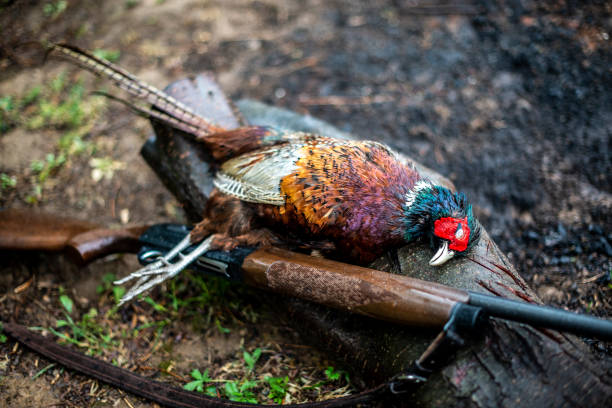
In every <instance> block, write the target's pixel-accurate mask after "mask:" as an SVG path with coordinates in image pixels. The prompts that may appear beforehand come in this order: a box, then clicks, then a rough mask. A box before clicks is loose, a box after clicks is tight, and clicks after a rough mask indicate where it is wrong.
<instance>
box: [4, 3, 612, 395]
mask: <svg viewBox="0 0 612 408" xmlns="http://www.w3.org/2000/svg"><path fill="white" fill-rule="evenodd" d="M611 11H612V6H611V5H610V4H609V2H605V1H589V2H573V1H555V2H547V5H541V4H539V2H531V1H506V0H504V1H502V0H499V1H493V2H478V1H464V2H461V5H457V4H456V3H454V2H434V1H406V2H401V1H382V0H381V1H376V0H374V1H368V2H353V1H322V0H312V1H275V0H260V1H245V0H230V1H195V0H176V1H173V0H165V1H163V0H162V1H160V0H131V1H126V0H116V1H114V0H113V1H106V2H95V1H89V0H86V1H80V2H76V1H42V2H36V1H10V0H9V1H0V30H1V33H2V36H1V38H0V70H1V71H0V98H1V99H0V114H2V115H3V116H1V117H0V118H1V119H2V121H1V122H0V177H1V178H0V206H1V207H26V208H30V207H33V208H37V209H41V210H44V211H48V212H54V213H61V214H64V215H70V216H74V217H77V218H80V219H87V220H91V221H95V222H99V223H101V224H107V225H122V224H126V223H144V222H159V221H168V220H172V221H178V222H181V221H184V218H183V216H182V214H181V210H180V204H179V203H177V202H176V201H175V200H174V199H173V198H172V197H171V196H170V194H169V193H168V192H167V191H166V190H165V189H164V187H163V186H162V185H161V183H160V182H159V181H158V180H157V179H156V177H155V176H154V174H153V172H152V171H151V170H150V169H149V168H148V167H147V165H146V164H145V162H144V161H143V160H142V159H141V158H140V156H139V149H140V147H141V145H142V144H143V142H144V141H145V140H146V138H147V137H148V135H149V134H150V132H151V130H150V127H149V125H148V123H147V121H146V120H145V119H141V118H136V117H135V116H134V115H133V114H132V113H130V112H129V111H128V110H127V109H126V108H125V107H123V106H122V105H120V104H116V103H109V102H107V101H104V100H101V99H100V98H98V97H95V96H90V95H89V92H90V91H93V90H96V89H107V90H109V91H110V90H111V89H110V88H109V86H108V84H107V83H105V82H104V81H101V80H99V79H96V78H94V77H92V76H91V75H89V74H86V73H83V72H81V71H79V70H78V69H76V68H74V67H72V66H70V65H69V64H67V63H66V62H63V61H60V60H57V59H54V58H51V59H49V60H48V61H47V62H46V63H44V64H43V59H42V55H41V53H40V51H37V50H36V47H33V46H32V45H31V44H30V45H28V44H27V42H28V41H31V40H39V39H44V40H52V41H58V42H67V43H71V44H75V45H78V46H81V47H82V48H85V49H89V50H99V51H100V52H103V53H105V54H104V55H106V56H108V57H110V58H114V59H116V62H117V63H118V64H119V65H121V66H123V67H125V68H127V69H129V70H130V71H131V72H132V73H134V74H136V75H137V76H138V77H140V78H142V79H144V80H146V81H148V82H150V83H152V84H154V85H156V86H159V87H163V86H165V85H166V84H168V83H170V82H172V81H173V80H176V79H180V78H183V77H186V76H188V75H192V74H196V73H199V72H202V71H210V72H213V73H214V74H215V75H216V76H217V78H218V80H219V82H220V84H221V86H222V88H223V89H225V90H226V92H227V94H228V95H229V96H230V97H231V98H233V99H239V98H252V99H257V100H261V101H263V102H266V103H269V104H272V105H276V106H282V107H286V108H289V109H292V110H295V111H297V112H302V113H310V114H312V115H313V116H316V117H318V118H320V119H323V120H326V121H329V122H330V123H332V124H334V125H335V126H337V127H339V128H341V129H342V130H345V131H348V132H352V133H354V134H356V135H359V136H360V137H363V138H368V139H375V140H380V141H383V142H385V143H387V144H389V145H390V146H391V147H393V148H395V149H397V150H399V151H402V152H406V153H408V154H409V155H410V156H411V157H414V158H416V159H417V160H419V161H420V162H422V163H423V164H425V165H426V166H429V167H431V168H433V169H435V170H438V171H439V172H441V173H442V174H444V175H447V176H448V177H450V178H451V180H452V181H453V182H454V183H455V184H456V186H457V187H458V188H459V189H460V190H462V191H464V192H465V193H467V195H468V196H469V198H470V200H471V202H472V203H473V204H474V207H475V212H476V215H477V216H478V218H479V220H480V222H481V223H482V224H483V225H484V226H485V228H486V229H487V230H488V231H489V233H490V234H491V235H492V237H493V238H494V240H495V241H496V242H497V243H498V245H500V247H501V248H502V249H503V250H504V251H505V252H506V253H507V254H508V256H509V258H510V259H511V260H512V261H513V262H514V263H515V265H516V266H517V269H518V270H519V271H521V273H522V275H523V277H524V278H525V279H526V280H527V281H528V282H529V283H530V284H531V286H532V287H534V288H535V289H536V291H537V292H538V294H539V295H540V296H541V298H542V299H543V301H544V302H546V303H549V304H552V305H556V306H560V307H564V308H567V309H569V310H575V311H580V312H585V313H586V312H588V313H592V314H595V315H598V316H603V317H608V318H610V316H611V312H612V302H611V300H610V295H611V292H612V229H611V228H610V226H611V225H612V211H611V210H612V149H611V147H612V137H611V136H612V112H611V110H612V92H611V91H610V89H612V75H610V66H612V65H611V64H612V53H611V52H610V51H611V50H610V36H612V18H611V17H612V15H611ZM117 51H118V52H119V53H118V54H117V53H116V52H117ZM62 73H64V74H62ZM62 75H63V77H62ZM58 78H63V79H61V80H58ZM79 81H80V82H79ZM74 84H81V85H79V86H81V87H82V90H81V92H83V94H82V95H81V94H79V89H78V87H77V88H74V86H75V85H74ZM37 87H38V88H39V90H40V92H39V94H36V95H35V94H34V93H33V91H32V90H33V89H34V88H37ZM77 94H78V95H77ZM74 95H77V96H74ZM70 98H73V99H70ZM65 101H68V102H70V101H72V102H75V101H76V102H78V105H79V108H78V109H77V108H75V109H77V110H78V112H75V111H74V109H73V110H71V109H72V108H71V107H72V106H73V105H70V104H67V105H66V106H67V107H66V112H68V113H66V115H67V116H66V117H54V116H53V115H52V114H50V113H45V112H46V111H45V110H44V109H45V106H46V107H47V108H48V109H49V107H51V108H53V107H55V108H58V107H64V105H62V103H64V102H65ZM72 102H70V103H72ZM76 102H75V103H76ZM79 109H80V110H79ZM56 110H57V109H56ZM45 115H46V116H45ZM66 141H67V142H66ZM50 153H52V154H53V157H49V154H50ZM60 157H63V160H59V158H60ZM92 159H94V160H92ZM136 263H137V262H136V261H135V259H134V258H133V257H132V256H123V257H112V258H109V259H105V260H103V261H99V262H96V263H95V264H94V265H91V266H89V267H87V268H86V269H85V270H84V271H83V270H78V269H76V268H74V267H71V266H70V265H69V264H67V263H66V262H65V260H64V259H63V258H61V257H57V256H49V255H28V256H27V257H26V256H24V255H23V254H8V253H5V254H3V255H2V257H1V260H0V271H1V272H2V276H0V314H1V316H2V319H3V320H4V319H10V318H15V319H16V320H17V321H19V322H21V323H24V324H27V325H30V326H41V327H47V328H48V327H57V326H56V324H57V319H62V318H63V316H64V310H63V309H62V305H61V303H60V302H59V300H58V299H59V298H60V296H61V295H62V294H66V295H68V296H69V297H71V298H72V299H73V300H74V302H75V308H76V309H77V311H75V312H74V314H75V316H82V315H84V314H86V313H87V311H88V310H90V309H91V308H92V307H96V308H97V310H98V312H99V314H100V315H103V314H104V313H106V312H108V311H109V310H111V308H112V290H111V289H109V288H108V287H107V288H105V289H104V288H103V290H102V296H101V295H100V293H97V292H96V288H97V286H99V285H100V284H101V283H100V282H101V281H102V277H103V276H104V275H105V274H107V273H114V274H116V275H118V276H121V275H124V274H126V273H127V272H129V271H131V270H133V269H134V268H136V267H137V265H136ZM31 277H34V279H32V280H31V281H30V278H31ZM181 279H183V278H182V277H181ZM185 279H186V278H185ZM28 282H30V283H28ZM180 282H183V286H187V285H186V282H187V280H184V279H183V280H181V281H180ZM24 283H25V286H20V285H22V284H24ZM207 284H208V285H209V286H214V285H216V283H210V282H208V283H207ZM177 285H178V286H180V284H177ZM223 290H224V291H225V290H226V291H227V292H223V293H224V294H227V296H228V299H229V301H228V303H227V302H226V303H224V302H225V300H219V299H216V300H215V301H213V303H212V304H213V306H206V307H205V310H206V313H209V314H210V315H209V317H210V316H212V318H209V319H208V321H204V322H202V323H201V324H200V325H196V327H197V328H196V329H194V325H193V324H192V323H193V321H192V319H193V316H190V315H188V313H187V314H186V313H181V312H180V311H179V312H176V313H175V314H169V315H163V317H164V318H166V319H171V320H172V323H171V324H169V325H167V326H165V327H166V328H165V329H164V331H163V332H162V334H160V335H159V336H158V335H157V334H156V333H158V332H156V331H155V330H154V329H150V328H149V329H143V330H142V333H144V334H141V335H140V337H138V336H136V337H135V338H131V337H129V336H127V337H126V340H125V341H123V342H120V344H121V345H122V347H125V348H127V349H129V350H115V351H112V350H113V349H112V347H110V348H104V350H101V351H100V354H101V355H102V356H103V357H104V358H108V359H109V360H112V359H119V362H122V360H121V359H128V358H132V357H134V356H136V357H137V360H138V362H137V363H130V364H128V365H127V366H128V367H130V368H133V369H139V370H140V372H141V373H144V374H147V371H146V370H147V369H150V368H151V367H158V368H155V369H153V371H154V372H157V374H152V375H154V376H157V377H159V376H162V377H163V378H165V379H166V380H168V381H174V382H175V383H176V384H184V383H185V382H186V380H185V379H186V378H187V377H189V372H190V371H191V370H192V369H193V368H197V367H200V368H207V367H208V368H210V370H211V376H217V377H219V376H223V375H227V376H229V377H227V378H230V377H231V375H234V376H235V377H236V376H238V377H239V376H240V375H242V374H237V372H239V371H240V370H241V369H242V368H236V367H234V366H232V367H230V366H228V364H230V365H231V364H233V363H235V360H236V359H238V360H240V356H241V355H242V352H243V351H244V350H247V351H249V352H253V350H255V349H257V348H260V349H262V350H263V353H262V359H261V361H260V364H261V366H265V369H263V368H262V370H261V373H262V375H263V373H264V372H266V370H268V371H269V372H270V373H272V374H273V375H275V376H283V375H288V376H289V377H290V380H291V381H290V382H296V381H297V379H298V378H309V379H310V380H311V381H312V382H313V383H315V382H317V381H319V380H320V381H323V382H325V381H327V382H328V383H327V384H326V385H324V386H322V388H321V389H319V391H317V392H319V394H316V393H314V392H310V393H308V392H306V393H304V392H298V391H293V394H291V392H290V394H291V395H293V396H294V399H293V400H294V401H295V400H306V399H315V398H317V397H321V395H322V394H325V392H327V393H329V392H339V393H342V392H346V389H345V388H343V387H344V386H345V384H344V383H340V382H337V383H333V384H332V383H331V382H330V381H331V380H330V379H329V377H326V375H325V374H324V370H325V368H326V367H328V366H330V365H333V361H328V359H329V358H330V356H325V355H321V354H318V353H317V352H316V350H313V349H311V348H309V347H308V345H307V344H301V343H300V340H299V338H298V337H296V335H295V334H294V333H293V331H292V329H291V327H290V326H289V325H286V324H284V323H282V322H279V321H277V320H278V319H276V318H275V317H274V316H275V315H274V313H273V312H270V311H260V310H258V309H257V304H258V300H257V299H258V296H261V295H259V294H257V293H253V292H249V291H243V290H242V289H239V288H224V289H223ZM168 293H170V295H168ZM168 293H166V294H165V297H164V296H162V295H160V296H159V297H158V299H163V301H162V303H163V304H165V305H166V306H168V305H169V303H168V302H170V301H169V300H167V299H170V298H171V296H172V294H173V293H174V295H176V294H177V293H179V294H181V295H182V296H186V297H189V296H198V290H197V288H188V287H187V288H185V287H183V288H182V289H180V288H179V289H176V291H175V292H172V291H171V290H170V289H169V290H168ZM168 296H170V297H168ZM226 300H227V299H226ZM232 301H235V302H234V304H232ZM236 302H238V303H239V304H238V303H236ZM138 307H139V308H140V309H136V310H134V309H132V310H130V312H119V313H124V315H123V316H122V317H121V319H119V320H121V321H122V323H121V325H120V327H119V328H116V327H115V328H109V327H108V326H104V324H106V323H105V322H104V319H98V320H97V321H98V323H99V324H100V325H102V326H104V327H106V328H107V329H108V330H111V331H112V330H128V329H130V328H133V327H134V325H135V323H133V322H132V321H131V320H130V319H136V320H138V319H141V320H142V321H143V322H145V321H146V322H147V323H152V322H154V321H158V320H159V316H158V315H156V314H155V313H158V312H156V310H155V308H154V307H151V305H147V304H144V305H143V306H138ZM252 310H256V311H257V312H256V314H257V317H256V318H253V315H252V313H251V312H250V311H252ZM228 312H229V313H230V314H232V315H233V316H234V317H232V318H228V317H227V313H228ZM160 313H161V312H160ZM156 316H157V317H156ZM222 316H225V317H222ZM156 319H157V320H156ZM115 322H116V320H113V318H110V317H109V319H108V322H107V323H108V324H111V323H112V324H115ZM222 329H228V330H230V331H229V332H228V333H227V332H225V330H222ZM147 330H148V331H147ZM169 343H172V344H174V346H172V347H170V346H168V344H169ZM591 343H592V346H593V347H594V349H595V350H596V351H597V352H600V353H601V355H602V358H610V356H612V350H610V348H609V347H608V346H607V345H606V344H605V343H602V342H596V341H593V342H591ZM160 344H161V345H160ZM13 347H14V343H12V342H11V341H7V342H6V343H3V344H0V375H1V376H2V379H1V380H0V395H2V396H3V397H0V399H4V400H6V401H8V403H7V404H8V405H7V406H84V405H87V406H126V407H127V406H129V405H127V404H128V402H126V400H128V399H129V401H131V402H130V403H132V404H136V406H148V404H147V403H146V402H144V401H138V400H137V399H135V398H133V397H127V396H124V395H123V394H121V393H119V392H117V391H115V390H109V389H107V387H104V386H99V385H98V384H97V383H96V382H93V381H91V380H88V379H86V378H84V377H80V376H76V375H72V376H71V375H69V374H67V373H65V372H63V371H62V370H60V369H58V368H55V367H52V368H50V369H49V370H47V371H46V372H44V373H43V374H41V375H40V376H39V377H37V378H36V379H35V380H34V381H32V380H31V379H30V378H31V377H32V376H33V375H35V374H36V373H38V372H39V371H40V370H41V369H42V368H44V367H45V366H47V365H48V362H43V361H39V358H38V357H36V356H35V355H33V354H31V353H28V352H25V351H23V350H20V349H17V348H15V349H14V348H13ZM204 350H212V351H204ZM304 350H308V352H306V353H305V352H304ZM211 353H212V354H211ZM201 354H204V356H205V357H204V360H206V362H204V363H203V362H201V361H199V359H198V358H197V357H196V356H199V355H201ZM236 356H238V357H236ZM145 357H146V358H145ZM123 362H125V360H123ZM167 362H170V363H169V364H170V365H171V366H172V367H171V368H172V369H170V370H168V364H166V363H167ZM161 366H163V367H164V370H165V371H164V370H161V369H160V368H159V367H161ZM143 367H144V368H143ZM146 367H148V368H146ZM155 370H157V371H155ZM160 370H161V371H160ZM224 370H225V371H224ZM232 370H234V371H232ZM168 372H171V373H172V374H175V375H177V376H178V377H174V376H172V375H168ZM149 374H150V373H149ZM245 375H246V374H245ZM213 378H215V377H213ZM224 378H225V377H224ZM189 380H190V379H189ZM353 386H354V387H355V388H357V389H358V388H359V385H358V384H354V385H353ZM338 390H340V391H338ZM135 401H136V402H135ZM261 401H265V399H262V400H261ZM268 402H269V401H268ZM115 404H117V405H115ZM122 404H123V405H122ZM138 404H140V405H138ZM0 405H2V402H1V401H0Z"/></svg>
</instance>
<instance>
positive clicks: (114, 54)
mask: <svg viewBox="0 0 612 408" xmlns="http://www.w3.org/2000/svg"><path fill="white" fill-rule="evenodd" d="M93 55H94V56H96V57H98V58H102V59H105V60H107V61H110V62H117V61H118V60H119V56H120V55H121V51H118V50H105V49H102V48H98V49H97V50H94V52H93Z"/></svg>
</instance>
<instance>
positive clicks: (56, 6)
mask: <svg viewBox="0 0 612 408" xmlns="http://www.w3.org/2000/svg"><path fill="white" fill-rule="evenodd" d="M67 7H68V1H66V0H58V1H56V2H51V3H47V4H45V5H44V6H43V14H44V15H45V17H49V18H51V19H56V18H57V17H59V16H60V14H62V13H63V12H64V11H66V8H67Z"/></svg>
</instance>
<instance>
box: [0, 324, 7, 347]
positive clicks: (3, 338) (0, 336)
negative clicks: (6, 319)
mask: <svg viewBox="0 0 612 408" xmlns="http://www.w3.org/2000/svg"><path fill="white" fill-rule="evenodd" d="M2 330H4V328H3V327H2V322H0V343H6V340H7V338H6V334H4V333H2Z"/></svg>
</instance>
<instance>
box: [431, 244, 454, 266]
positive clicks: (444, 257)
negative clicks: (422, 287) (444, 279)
mask: <svg viewBox="0 0 612 408" xmlns="http://www.w3.org/2000/svg"><path fill="white" fill-rule="evenodd" d="M442 242H443V243H442V245H441V246H440V248H439V249H438V252H436V254H435V255H434V256H433V258H431V259H430V260H429V264H430V265H431V266H440V265H442V264H443V263H445V262H446V261H448V260H449V259H451V258H452V257H453V256H455V251H451V250H449V249H448V241H446V240H444V241H442Z"/></svg>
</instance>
